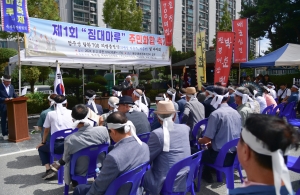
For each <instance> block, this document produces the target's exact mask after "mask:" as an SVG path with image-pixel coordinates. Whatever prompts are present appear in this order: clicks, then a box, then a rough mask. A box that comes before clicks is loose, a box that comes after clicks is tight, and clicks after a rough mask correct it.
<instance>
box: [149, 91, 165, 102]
mask: <svg viewBox="0 0 300 195" xmlns="http://www.w3.org/2000/svg"><path fill="white" fill-rule="evenodd" d="M165 92H166V90H165V89H158V90H155V89H150V90H146V96H147V97H149V98H150V100H151V102H155V97H156V95H157V94H159V93H165Z"/></svg>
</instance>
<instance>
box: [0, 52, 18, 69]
mask: <svg viewBox="0 0 300 195" xmlns="http://www.w3.org/2000/svg"><path fill="white" fill-rule="evenodd" d="M17 54H18V52H17V50H15V49H11V48H0V72H3V71H4V69H5V67H6V66H7V65H8V61H9V58H10V57H13V56H15V55H17Z"/></svg>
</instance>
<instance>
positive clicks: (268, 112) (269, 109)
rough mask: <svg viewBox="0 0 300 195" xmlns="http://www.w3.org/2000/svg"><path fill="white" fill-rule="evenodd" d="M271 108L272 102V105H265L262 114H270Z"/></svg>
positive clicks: (272, 106)
mask: <svg viewBox="0 0 300 195" xmlns="http://www.w3.org/2000/svg"><path fill="white" fill-rule="evenodd" d="M273 108H274V104H272V105H270V106H267V107H266V108H265V109H264V110H263V111H262V114H271V113H272V110H273Z"/></svg>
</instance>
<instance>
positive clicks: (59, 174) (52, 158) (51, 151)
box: [50, 128, 78, 185]
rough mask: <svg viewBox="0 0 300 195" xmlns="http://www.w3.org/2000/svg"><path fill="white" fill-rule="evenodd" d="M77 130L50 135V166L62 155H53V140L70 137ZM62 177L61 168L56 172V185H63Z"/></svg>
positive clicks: (62, 168) (62, 170) (67, 130)
mask: <svg viewBox="0 0 300 195" xmlns="http://www.w3.org/2000/svg"><path fill="white" fill-rule="evenodd" d="M77 131H78V129H77V128H76V129H74V130H73V129H65V130H60V131H57V132H55V133H53V134H52V135H51V138H50V164H52V163H53V161H54V159H57V160H59V159H61V158H62V156H63V154H55V153H54V143H55V140H56V139H57V138H58V137H63V138H66V137H67V136H68V135H71V134H72V133H75V132H77ZM63 177H64V167H63V166H62V167H61V168H60V169H59V170H58V176H57V180H58V184H59V185H63V182H64V181H63Z"/></svg>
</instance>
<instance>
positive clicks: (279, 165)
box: [202, 114, 299, 195]
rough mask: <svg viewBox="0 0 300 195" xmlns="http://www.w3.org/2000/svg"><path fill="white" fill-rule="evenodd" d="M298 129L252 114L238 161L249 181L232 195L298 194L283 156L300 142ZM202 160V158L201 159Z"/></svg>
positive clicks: (277, 119)
mask: <svg viewBox="0 0 300 195" xmlns="http://www.w3.org/2000/svg"><path fill="white" fill-rule="evenodd" d="M296 135H297V132H296V130H295V129H294V128H293V127H292V126H290V125H289V124H288V123H286V122H285V121H284V120H283V119H280V118H278V117H274V116H270V115H260V114H253V115H251V116H250V117H249V118H248V119H247V121H246V124H245V128H243V130H242V133H241V138H240V140H239V143H238V146H237V154H238V159H239V162H240V164H241V166H242V167H243V168H244V170H245V171H246V175H247V179H246V180H244V184H243V186H242V187H240V188H236V189H230V190H229V193H228V194H230V195H249V194H251V195H263V194H274V195H275V194H276V195H279V194H280V195H288V194H295V193H294V192H293V188H292V185H291V182H290V176H289V170H288V168H287V166H286V164H285V163H284V162H285V160H284V156H286V155H287V153H288V152H289V150H290V149H291V148H296V149H297V145H298V143H299V140H298V139H297V136H296ZM202 157H203V156H202Z"/></svg>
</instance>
